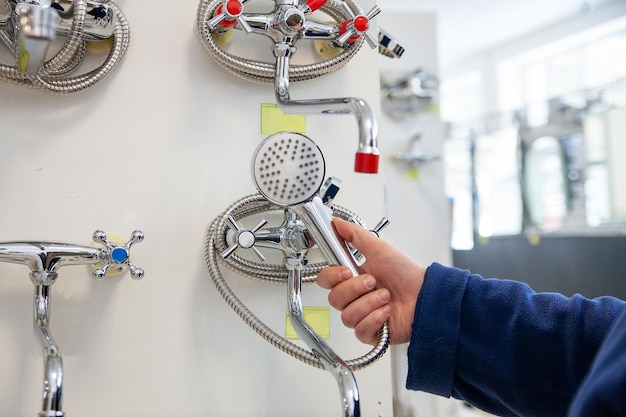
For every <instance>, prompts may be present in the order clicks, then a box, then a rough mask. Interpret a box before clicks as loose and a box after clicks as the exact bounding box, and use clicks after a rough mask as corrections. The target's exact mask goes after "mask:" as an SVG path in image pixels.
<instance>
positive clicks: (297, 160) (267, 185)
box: [252, 132, 326, 206]
mask: <svg viewBox="0 0 626 417" xmlns="http://www.w3.org/2000/svg"><path fill="white" fill-rule="evenodd" d="M325 172H326V165H325V163H324V156H323V155H322V151H321V150H320V148H319V147H318V146H317V145H316V144H315V142H313V141H312V140H311V139H309V138H308V137H306V136H304V135H301V134H299V133H292V132H280V133H276V134H274V135H272V136H270V137H268V138H267V139H265V140H264V141H263V142H262V143H261V144H260V145H259V147H258V148H257V150H256V152H255V153H254V156H253V158H252V177H253V179H254V182H255V184H256V187H257V189H258V190H259V192H260V193H261V195H263V197H265V198H266V199H267V200H269V201H270V202H272V203H274V204H277V205H279V206H293V205H297V204H300V203H303V202H305V201H308V200H310V199H311V198H312V197H313V196H315V195H316V194H317V193H318V191H319V190H320V188H321V186H322V184H323V183H324V176H325Z"/></svg>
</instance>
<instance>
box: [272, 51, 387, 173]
mask: <svg viewBox="0 0 626 417" xmlns="http://www.w3.org/2000/svg"><path fill="white" fill-rule="evenodd" d="M295 49H296V48H295V47H294V46H292V45H289V44H287V43H277V44H276V45H275V47H274V55H275V57H276V77H275V82H274V87H275V88H274V91H275V95H276V101H277V102H278V105H279V106H280V108H281V109H282V110H283V111H284V112H285V113H289V114H294V113H305V114H340V115H341V114H347V115H354V116H355V117H356V120H357V124H358V128H359V146H358V149H357V152H356V157H355V163H354V171H355V172H362V173H368V174H376V173H377V172H378V161H379V157H380V152H379V150H378V124H377V122H376V117H375V115H374V111H373V110H372V108H371V107H370V105H369V104H368V103H367V102H366V101H365V100H363V99H360V98H356V97H343V98H326V99H308V100H292V99H291V98H290V96H289V66H290V62H291V56H292V55H293V53H294V52H295Z"/></svg>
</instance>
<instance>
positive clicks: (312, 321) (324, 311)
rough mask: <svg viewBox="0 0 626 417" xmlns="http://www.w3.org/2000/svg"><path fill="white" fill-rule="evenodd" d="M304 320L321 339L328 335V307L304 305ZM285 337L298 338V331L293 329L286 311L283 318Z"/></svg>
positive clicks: (326, 337)
mask: <svg viewBox="0 0 626 417" xmlns="http://www.w3.org/2000/svg"><path fill="white" fill-rule="evenodd" d="M303 313H304V321H306V322H307V323H308V324H309V326H311V328H312V329H313V330H314V331H315V333H317V334H319V335H320V337H322V338H323V339H328V338H329V337H330V307H304V308H303ZM285 337H286V338H287V339H299V338H300V337H299V336H298V333H296V331H295V330H294V328H293V326H292V325H291V320H290V319H289V312H287V319H286V320H285Z"/></svg>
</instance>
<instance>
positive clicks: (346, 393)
mask: <svg viewBox="0 0 626 417" xmlns="http://www.w3.org/2000/svg"><path fill="white" fill-rule="evenodd" d="M252 174H253V179H254V181H255V183H256V187H257V190H258V191H259V193H260V196H261V197H262V198H264V199H265V200H266V201H267V202H269V203H271V204H272V205H273V206H274V207H277V208H282V209H283V212H284V221H283V223H282V224H281V225H280V226H279V227H272V228H267V229H262V228H263V227H264V226H265V225H266V224H267V221H266V220H265V219H262V220H261V221H259V222H258V223H257V225H256V226H254V227H253V228H252V229H250V230H247V229H243V228H241V227H240V226H239V225H238V224H237V221H236V219H235V217H234V214H226V213H225V216H224V218H225V220H226V222H227V223H228V225H229V229H228V230H227V231H226V235H225V243H226V244H227V246H226V248H224V249H223V250H221V251H220V255H221V258H222V259H224V260H226V259H227V258H229V257H231V256H232V255H233V254H234V253H235V251H236V250H237V249H249V250H251V251H252V252H253V253H254V254H255V255H256V257H257V258H258V259H259V260H260V261H265V256H264V255H263V253H262V252H261V251H260V250H259V249H258V247H263V248H270V249H278V250H280V251H282V252H283V254H284V257H283V262H284V264H283V267H284V270H285V271H286V272H287V280H286V282H287V304H288V310H289V318H290V321H291V324H292V325H293V328H294V330H295V331H296V333H297V334H298V336H300V338H301V339H302V341H303V342H304V343H305V344H306V345H307V346H308V347H309V348H310V349H311V351H312V353H313V355H314V356H315V358H316V363H315V366H318V363H319V364H320V365H321V367H323V368H324V369H325V370H327V371H328V372H330V373H331V374H332V375H333V377H334V378H335V380H336V382H337V385H338V387H339V390H340V394H341V398H342V408H343V413H344V417H359V416H360V415H361V411H360V400H359V391H358V387H357V383H356V378H355V377H354V374H353V367H354V369H358V368H359V366H361V367H364V366H366V365H365V363H366V362H367V364H369V363H371V362H372V361H374V360H376V359H378V358H379V357H380V356H382V354H383V353H384V352H385V350H386V349H387V345H388V342H389V333H388V329H387V326H386V325H385V326H384V327H383V329H381V332H380V334H379V343H378V345H377V346H376V348H375V349H374V350H373V351H372V352H371V353H370V354H368V355H366V356H367V357H368V359H366V360H364V361H344V360H343V359H341V358H340V357H339V356H338V355H337V354H336V353H335V352H334V351H333V350H332V349H331V348H330V347H329V346H328V345H327V344H326V342H324V340H323V339H322V338H321V336H320V335H318V334H317V333H316V332H315V331H314V329H313V328H312V327H311V326H310V325H309V324H308V323H307V322H306V321H305V320H304V312H303V309H302V297H301V287H302V280H303V275H304V270H305V265H307V263H308V260H307V259H306V257H305V256H304V255H303V254H304V253H306V252H307V251H308V250H309V249H311V248H313V247H314V246H316V247H317V248H319V249H320V252H321V253H322V255H323V256H324V259H325V260H326V262H327V264H340V265H343V266H345V267H347V268H349V269H350V271H351V272H352V274H353V275H354V276H357V275H358V274H359V267H358V262H357V260H356V259H355V255H354V251H353V250H352V249H351V248H350V247H349V246H348V244H347V243H346V242H345V241H344V240H343V239H341V238H340V237H339V236H338V235H337V233H336V232H335V230H334V228H333V225H332V215H333V209H332V208H331V206H330V204H331V203H332V201H333V200H334V198H335V196H336V194H337V193H338V192H339V189H340V187H341V181H340V180H338V179H337V178H329V179H326V180H324V175H325V164H324V158H323V155H322V154H321V151H320V150H319V148H317V146H316V145H315V143H314V142H313V141H311V140H310V139H309V138H308V137H306V136H304V135H299V134H296V133H287V132H282V133H277V134H275V135H273V136H270V137H269V138H267V139H266V140H265V141H264V142H263V143H261V145H260V146H259V147H258V148H257V151H256V153H255V156H254V157H253V162H252ZM237 206H238V207H241V208H243V207H245V206H248V203H242V205H241V206H240V205H239V204H237ZM244 210H245V211H246V212H247V215H251V214H253V213H254V212H255V211H256V210H252V209H251V208H250V207H245V209H244ZM229 211H230V210H229ZM379 224H380V225H386V224H387V222H386V221H384V222H381V223H379ZM380 227H381V228H382V227H384V226H380ZM221 229H222V228H221V227H218V226H216V228H215V229H214V228H213V227H211V230H216V231H217V230H221ZM218 233H219V232H218ZM376 233H378V231H376ZM209 247H210V248H211V250H210V251H207V253H214V252H213V250H212V245H209ZM207 256H208V258H207V259H209V258H212V257H213V255H211V256H209V255H207ZM208 264H209V265H213V264H214V261H213V260H211V261H210V262H209V261H208ZM246 264H247V265H246V266H245V267H244V268H237V267H236V268H235V269H234V270H242V271H246V272H245V273H246V274H248V275H253V276H254V277H255V278H257V279H260V276H262V274H263V273H262V272H261V269H262V268H263V267H261V266H259V269H258V270H256V268H254V267H253V266H252V265H251V264H249V263H246ZM271 269H273V268H271V267H268V270H271ZM210 270H211V271H212V275H213V279H214V280H215V282H219V284H216V285H218V286H219V287H222V288H223V285H224V284H223V283H222V282H221V281H222V280H221V279H220V277H219V273H218V271H217V270H216V269H215V268H213V267H210ZM309 272H310V271H309ZM227 293H229V291H226V292H225V293H224V294H227ZM229 304H231V302H229ZM237 304H239V303H237V302H235V303H232V304H231V307H233V309H234V310H236V311H245V307H244V306H241V305H237ZM245 316H246V318H244V321H246V322H247V321H248V320H249V319H250V315H249V314H247V313H246V314H245ZM242 318H243V317H242ZM257 332H259V331H257ZM259 333H260V334H261V333H263V334H268V333H271V331H270V330H267V329H264V330H262V331H260V332H259ZM276 337H279V338H280V336H276ZM276 337H273V338H272V339H273V342H272V343H275V344H278V345H280V343H278V342H276V340H274V339H275V338H276ZM288 346H289V345H285V346H284V347H280V348H281V350H284V351H286V352H289V351H290V350H291V348H290V347H288ZM364 358H365V357H364ZM304 361H305V362H307V363H310V364H312V363H311V362H310V361H309V360H308V359H307V360H304ZM350 362H352V364H353V365H350ZM359 362H361V363H360V365H359V366H354V365H356V364H357V363H359Z"/></svg>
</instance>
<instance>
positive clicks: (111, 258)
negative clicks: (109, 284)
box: [93, 230, 144, 280]
mask: <svg viewBox="0 0 626 417" xmlns="http://www.w3.org/2000/svg"><path fill="white" fill-rule="evenodd" d="M143 239H144V234H143V232H141V231H139V230H135V231H134V232H133V234H132V235H131V238H130V240H128V241H127V242H126V243H124V244H123V245H120V244H116V243H112V242H110V241H109V240H108V239H107V235H106V233H104V232H103V231H102V230H96V231H95V232H94V234H93V241H94V242H96V243H100V244H102V245H104V246H105V247H106V254H107V256H106V259H105V260H104V263H103V265H102V266H100V267H98V268H96V269H94V271H93V277H94V278H95V279H97V280H101V279H104V277H105V276H106V273H107V270H108V269H109V268H110V267H111V266H113V265H115V266H127V267H128V269H129V270H130V275H131V277H132V278H133V279H141V278H143V275H144V270H143V269H141V268H137V267H136V266H135V265H133V264H132V263H131V262H130V247H131V246H132V245H134V244H135V243H139V242H142V241H143Z"/></svg>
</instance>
